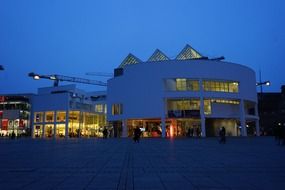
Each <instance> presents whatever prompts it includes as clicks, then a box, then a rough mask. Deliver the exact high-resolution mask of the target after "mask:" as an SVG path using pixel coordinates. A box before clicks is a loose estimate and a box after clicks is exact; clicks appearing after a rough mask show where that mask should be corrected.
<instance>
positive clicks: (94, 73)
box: [85, 72, 114, 77]
mask: <svg viewBox="0 0 285 190" xmlns="http://www.w3.org/2000/svg"><path fill="white" fill-rule="evenodd" d="M85 74H86V75H92V76H100V77H113V76H114V75H113V74H112V73H103V72H88V73H85Z"/></svg>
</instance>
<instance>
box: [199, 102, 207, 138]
mask: <svg viewBox="0 0 285 190" xmlns="http://www.w3.org/2000/svg"><path fill="white" fill-rule="evenodd" d="M200 118H201V132H202V137H206V124H205V121H206V119H205V113H204V99H203V97H200Z"/></svg>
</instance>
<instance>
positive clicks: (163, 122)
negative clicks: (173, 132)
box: [161, 116, 166, 138]
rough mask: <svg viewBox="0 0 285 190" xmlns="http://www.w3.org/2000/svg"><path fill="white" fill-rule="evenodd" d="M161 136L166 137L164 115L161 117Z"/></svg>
mask: <svg viewBox="0 0 285 190" xmlns="http://www.w3.org/2000/svg"><path fill="white" fill-rule="evenodd" d="M161 133H162V134H161V137H162V138H165V137H166V134H165V133H166V131H165V116H162V117H161Z"/></svg>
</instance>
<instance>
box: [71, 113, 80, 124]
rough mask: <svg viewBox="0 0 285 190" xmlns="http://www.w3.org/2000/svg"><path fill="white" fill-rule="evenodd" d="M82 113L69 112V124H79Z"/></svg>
mask: <svg viewBox="0 0 285 190" xmlns="http://www.w3.org/2000/svg"><path fill="white" fill-rule="evenodd" d="M79 116H80V112H79V111H70V112H69V123H75V122H76V123H79V118H80V117H79Z"/></svg>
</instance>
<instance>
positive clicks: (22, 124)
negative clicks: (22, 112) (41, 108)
mask: <svg viewBox="0 0 285 190" xmlns="http://www.w3.org/2000/svg"><path fill="white" fill-rule="evenodd" d="M19 127H20V128H24V127H25V124H24V120H22V119H21V120H20V123H19Z"/></svg>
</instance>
